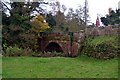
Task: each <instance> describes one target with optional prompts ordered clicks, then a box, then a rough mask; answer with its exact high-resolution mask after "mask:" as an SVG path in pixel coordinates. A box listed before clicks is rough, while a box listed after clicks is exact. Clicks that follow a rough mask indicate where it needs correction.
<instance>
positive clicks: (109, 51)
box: [82, 36, 118, 59]
mask: <svg viewBox="0 0 120 80" xmlns="http://www.w3.org/2000/svg"><path fill="white" fill-rule="evenodd" d="M82 53H84V54H86V55H88V56H91V57H95V58H100V59H108V58H113V57H116V56H117V53H118V45H117V39H116V37H109V36H104V37H103V36H101V37H96V38H94V39H92V38H88V39H86V41H85V43H84V48H83V50H82Z"/></svg>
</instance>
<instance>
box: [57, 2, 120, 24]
mask: <svg viewBox="0 0 120 80" xmlns="http://www.w3.org/2000/svg"><path fill="white" fill-rule="evenodd" d="M56 1H59V2H60V3H61V4H64V5H65V6H66V7H72V8H77V7H78V5H79V4H80V5H83V4H84V1H85V0H56ZM119 1H120V0H88V6H89V14H90V17H91V22H92V23H95V22H96V17H97V14H99V17H100V16H105V15H106V14H108V8H112V9H113V10H115V9H116V8H118V2H119Z"/></svg>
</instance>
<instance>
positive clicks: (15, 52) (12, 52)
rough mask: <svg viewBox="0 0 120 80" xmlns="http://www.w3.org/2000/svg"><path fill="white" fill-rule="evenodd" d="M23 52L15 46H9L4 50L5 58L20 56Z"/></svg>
mask: <svg viewBox="0 0 120 80" xmlns="http://www.w3.org/2000/svg"><path fill="white" fill-rule="evenodd" d="M22 52H23V49H22V48H19V47H17V46H16V45H15V46H13V47H12V46H9V47H7V48H6V50H5V54H4V55H5V56H20V55H21V54H22Z"/></svg>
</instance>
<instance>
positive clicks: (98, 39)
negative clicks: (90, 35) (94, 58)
mask: <svg viewBox="0 0 120 80" xmlns="http://www.w3.org/2000/svg"><path fill="white" fill-rule="evenodd" d="M117 38H118V37H117V36H97V37H95V38H94V39H88V40H91V41H90V43H89V44H92V45H98V44H101V43H103V42H108V41H110V42H116V43H117V42H118V41H117Z"/></svg>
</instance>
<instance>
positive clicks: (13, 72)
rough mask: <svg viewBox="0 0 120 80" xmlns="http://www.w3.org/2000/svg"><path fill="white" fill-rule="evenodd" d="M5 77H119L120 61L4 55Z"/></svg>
mask: <svg viewBox="0 0 120 80" xmlns="http://www.w3.org/2000/svg"><path fill="white" fill-rule="evenodd" d="M2 74H3V77H4V78H117V77H118V61H117V59H116V58H114V59H111V60H99V59H95V58H92V57H90V58H89V57H87V56H84V55H82V56H79V57H77V58H65V57H53V58H39V57H3V73H2Z"/></svg>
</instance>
